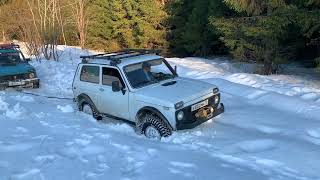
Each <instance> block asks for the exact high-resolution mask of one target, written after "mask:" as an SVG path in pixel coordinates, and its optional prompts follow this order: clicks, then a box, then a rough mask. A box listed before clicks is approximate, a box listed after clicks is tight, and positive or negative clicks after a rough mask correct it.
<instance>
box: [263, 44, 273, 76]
mask: <svg viewBox="0 0 320 180" xmlns="http://www.w3.org/2000/svg"><path fill="white" fill-rule="evenodd" d="M271 58H272V55H271V52H270V51H268V50H267V51H266V52H265V57H264V64H263V74H264V75H270V74H272V59H271Z"/></svg>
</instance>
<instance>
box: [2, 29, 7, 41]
mask: <svg viewBox="0 0 320 180" xmlns="http://www.w3.org/2000/svg"><path fill="white" fill-rule="evenodd" d="M6 41H7V40H6V36H5V34H4V30H2V42H6Z"/></svg>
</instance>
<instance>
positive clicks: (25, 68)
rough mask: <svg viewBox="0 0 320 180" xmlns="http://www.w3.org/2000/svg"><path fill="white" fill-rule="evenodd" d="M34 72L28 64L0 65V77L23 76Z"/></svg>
mask: <svg viewBox="0 0 320 180" xmlns="http://www.w3.org/2000/svg"><path fill="white" fill-rule="evenodd" d="M34 71H35V70H34V68H33V67H32V66H31V65H30V64H29V63H18V64H0V76H10V75H16V74H25V73H30V72H34Z"/></svg>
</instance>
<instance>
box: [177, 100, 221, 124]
mask: <svg viewBox="0 0 320 180" xmlns="http://www.w3.org/2000/svg"><path fill="white" fill-rule="evenodd" d="M222 113H224V105H223V103H220V107H219V106H218V107H216V108H215V110H214V112H213V113H212V115H211V116H210V117H208V118H203V119H198V120H196V121H193V122H190V123H189V122H187V123H177V124H176V128H177V130H184V129H192V128H195V127H197V126H199V125H200V124H202V123H204V122H207V121H209V120H210V119H212V118H214V117H216V116H218V115H219V114H222Z"/></svg>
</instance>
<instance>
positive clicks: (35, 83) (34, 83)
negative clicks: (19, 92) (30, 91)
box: [0, 78, 40, 89]
mask: <svg viewBox="0 0 320 180" xmlns="http://www.w3.org/2000/svg"><path fill="white" fill-rule="evenodd" d="M39 83H40V79H39V78H32V79H23V80H16V81H6V82H0V87H1V88H2V89H5V88H8V87H21V88H37V87H39Z"/></svg>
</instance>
